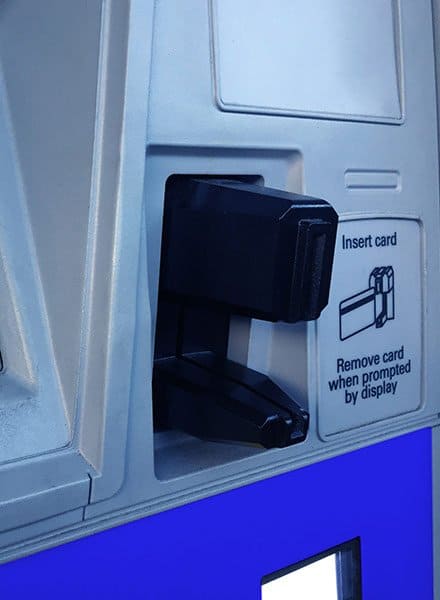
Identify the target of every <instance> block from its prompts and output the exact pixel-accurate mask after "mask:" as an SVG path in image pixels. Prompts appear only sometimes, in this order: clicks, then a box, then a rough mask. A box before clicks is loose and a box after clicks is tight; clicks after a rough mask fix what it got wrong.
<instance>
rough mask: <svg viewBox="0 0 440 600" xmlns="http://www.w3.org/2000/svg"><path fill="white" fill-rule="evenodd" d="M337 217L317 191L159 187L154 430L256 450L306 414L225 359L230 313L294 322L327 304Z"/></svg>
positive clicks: (300, 432) (278, 442)
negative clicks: (162, 191) (314, 193)
mask: <svg viewBox="0 0 440 600" xmlns="http://www.w3.org/2000/svg"><path fill="white" fill-rule="evenodd" d="M337 222H338V217H337V214H336V212H335V211H334V210H333V208H332V207H331V206H330V205H329V204H328V203H327V202H325V201H324V200H320V199H316V198H310V197H307V196H300V195H297V194H291V193H288V192H284V191H280V190H274V189H270V188H266V187H263V186H260V185H254V184H250V183H242V182H239V181H230V180H220V179H219V180H213V179H206V180H205V179H195V178H194V179H193V178H183V177H182V178H177V179H176V180H174V181H172V182H171V183H169V184H168V185H167V189H166V198H165V208H164V223H163V237H162V256H161V271H160V283H159V306H158V322H157V328H156V350H155V366H154V375H153V396H154V404H155V406H154V408H155V423H156V427H157V428H175V429H181V430H183V431H186V432H187V433H190V434H191V435H195V436H198V437H201V438H206V439H211V440H221V441H235V442H244V443H254V444H259V445H262V446H264V447H266V448H273V447H284V446H288V445H291V444H294V443H296V442H299V441H303V440H304V439H305V437H306V435H307V429H308V422H309V417H308V414H307V412H306V411H305V410H304V409H303V408H301V407H300V406H299V405H298V404H297V403H296V402H295V401H294V400H293V399H292V398H290V397H289V396H288V395H287V394H285V393H284V392H283V391H282V390H281V388H280V387H279V386H277V385H276V384H275V383H274V382H272V381H271V379H270V378H269V377H267V376H266V375H263V374H261V373H258V372H256V371H253V370H252V369H249V368H248V367H245V366H243V365H240V364H238V363H236V362H233V361H231V360H228V359H227V357H226V353H227V344H228V335H229V321H230V317H231V315H234V314H235V315H244V316H247V317H250V318H258V319H263V320H268V321H280V320H281V321H285V322H288V323H294V322H296V321H300V320H311V319H316V318H318V317H319V315H320V313H321V311H322V310H323V308H324V307H325V306H326V304H327V302H328V294H329V287H330V280H331V271H332V264H333V254H334V246H335V238H336V228H337Z"/></svg>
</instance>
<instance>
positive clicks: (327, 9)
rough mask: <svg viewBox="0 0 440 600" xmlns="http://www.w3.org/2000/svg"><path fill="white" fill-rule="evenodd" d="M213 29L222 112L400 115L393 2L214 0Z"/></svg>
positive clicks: (374, 117) (390, 117)
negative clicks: (238, 0)
mask: <svg viewBox="0 0 440 600" xmlns="http://www.w3.org/2000/svg"><path fill="white" fill-rule="evenodd" d="M212 26H213V39H214V57H215V73H216V91H217V102H218V104H219V106H220V108H222V109H223V110H231V111H246V112H264V113H267V112H270V113H274V114H292V115H298V116H299V115H302V116H315V117H316V116H322V117H333V118H334V117H336V118H342V119H344V118H345V119H357V120H376V121H383V122H387V121H389V122H393V121H394V122H398V121H400V120H401V117H402V109H401V102H400V73H399V60H400V56H399V55H400V34H399V30H400V23H399V13H398V4H397V1H394V0H386V1H385V0H369V1H368V2H362V0H355V1H354V2H353V0H333V1H332V2H327V1H326V0H318V1H317V0H315V1H314V2H309V3H307V2H303V1H301V0H272V1H271V2H267V1H264V0H260V1H255V0H240V2H237V1H236V0H212ZM373 40H374V43H373Z"/></svg>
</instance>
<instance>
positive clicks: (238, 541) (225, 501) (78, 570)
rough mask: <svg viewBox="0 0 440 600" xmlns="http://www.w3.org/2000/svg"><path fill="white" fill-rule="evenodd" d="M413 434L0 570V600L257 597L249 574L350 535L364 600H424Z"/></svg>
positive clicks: (426, 582) (422, 448) (423, 464)
mask: <svg viewBox="0 0 440 600" xmlns="http://www.w3.org/2000/svg"><path fill="white" fill-rule="evenodd" d="M431 508H432V481H431V432H430V430H423V431H419V432H417V433H412V434H409V435H405V436H402V437H400V438H396V439H394V440H391V441H387V442H384V443H381V444H377V445H375V446H372V447H369V448H365V449H362V450H359V451H356V452H353V453H350V454H347V455H344V456H340V457H337V458H334V459H331V460H327V461H324V462H321V463H318V464H316V465H313V466H310V467H306V468H303V469H300V470H297V471H294V472H292V473H288V474H286V475H281V476H278V477H274V478H272V479H269V480H266V481H262V482H259V483H256V484H253V485H249V486H246V487H243V488H240V489H237V490H234V491H231V492H228V493H225V494H221V495H219V496H215V497H212V498H209V499H206V500H203V501H200V502H195V503H193V504H190V505H187V506H184V507H181V508H178V509H175V510H171V511H168V512H165V513H162V514H159V515H155V516H152V517H149V518H146V519H142V520H139V521H137V522H135V523H130V524H127V525H124V526H121V527H118V528H115V529H112V530H109V531H106V532H103V533H99V534H96V535H94V536H91V537H88V538H85V539H83V540H79V541H76V542H72V543H70V544H67V545H65V546H62V547H60V548H56V549H53V550H48V551H46V552H42V553H40V554H37V555H35V556H31V557H28V558H26V559H23V560H20V561H16V562H14V563H10V564H7V565H4V566H2V567H1V568H0V598H1V599H2V600H3V599H4V598H7V599H10V598H45V599H63V600H67V599H68V598H81V599H86V598H95V599H96V598H117V599H119V598H121V599H122V598H124V599H128V598H130V599H138V598H139V599H140V598H142V599H148V600H171V599H173V600H174V599H184V600H199V599H200V600H220V599H221V600H235V599H237V600H247V599H249V600H257V599H259V598H260V594H261V585H260V580H261V577H262V576H263V575H265V574H268V573H271V572H273V571H276V570H278V569H281V568H283V567H286V566H288V565H290V564H293V563H295V562H297V561H299V560H301V559H304V558H306V557H309V556H313V555H315V554H318V553H320V552H322V551H324V550H326V549H328V548H330V547H332V546H336V545H337V544H340V543H342V542H345V541H347V540H349V539H351V538H354V537H356V536H360V538H361V552H362V575H363V591H364V600H382V599H383V600H390V599H393V598H399V600H405V599H411V600H413V599H414V598H417V600H432V597H433V590H432V576H433V567H432V516H431Z"/></svg>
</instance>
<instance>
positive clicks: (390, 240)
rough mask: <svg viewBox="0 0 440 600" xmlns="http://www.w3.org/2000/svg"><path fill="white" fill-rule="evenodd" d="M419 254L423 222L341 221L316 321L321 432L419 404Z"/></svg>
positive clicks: (332, 431)
mask: <svg viewBox="0 0 440 600" xmlns="http://www.w3.org/2000/svg"><path fill="white" fill-rule="evenodd" d="M421 259H422V257H421V232H420V225H419V223H418V222H417V221H414V220H410V219H359V220H353V221H342V222H341V223H340V224H339V228H338V238H337V241H336V249H335V260H334V266H333V277H332V284H331V290H330V301H329V305H328V306H327V308H326V309H325V310H324V311H323V313H322V315H321V317H320V319H319V321H318V354H319V366H320V368H319V412H318V414H319V431H320V433H321V434H322V435H324V436H328V435H332V434H335V433H339V432H341V431H346V430H350V429H354V428H356V427H359V426H362V425H366V424H368V423H374V422H377V421H380V420H382V419H386V418H389V417H391V416H395V415H400V414H404V413H408V412H410V411H414V410H417V408H418V407H419V406H420V403H421V353H422V282H421Z"/></svg>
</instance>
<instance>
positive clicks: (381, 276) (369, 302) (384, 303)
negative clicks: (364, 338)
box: [339, 266, 394, 341]
mask: <svg viewBox="0 0 440 600" xmlns="http://www.w3.org/2000/svg"><path fill="white" fill-rule="evenodd" d="M392 319H394V270H393V267H391V266H387V267H375V268H374V269H373V270H372V271H371V273H370V276H369V281H368V288H366V289H364V290H362V291H361V292H358V293H357V294H354V295H353V296H350V297H349V298H344V300H342V301H341V302H340V303H339V339H340V340H341V341H344V340H347V339H348V338H350V337H352V336H354V335H357V334H358V333H360V332H361V331H364V330H365V329H368V328H369V327H373V325H374V326H375V327H376V328H380V327H383V326H384V325H385V323H386V322H387V321H390V320H392Z"/></svg>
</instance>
